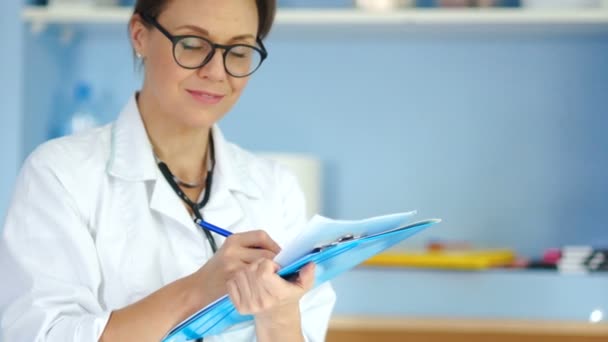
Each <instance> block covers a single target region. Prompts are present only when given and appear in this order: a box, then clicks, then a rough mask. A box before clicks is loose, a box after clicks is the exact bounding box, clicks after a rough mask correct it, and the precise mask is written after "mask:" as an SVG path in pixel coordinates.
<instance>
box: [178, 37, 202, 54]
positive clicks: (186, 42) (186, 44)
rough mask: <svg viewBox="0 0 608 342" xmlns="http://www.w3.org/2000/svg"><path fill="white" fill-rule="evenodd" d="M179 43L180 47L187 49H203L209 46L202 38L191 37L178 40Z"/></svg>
mask: <svg viewBox="0 0 608 342" xmlns="http://www.w3.org/2000/svg"><path fill="white" fill-rule="evenodd" d="M179 45H180V46H181V47H182V49H184V50H189V51H198V50H205V49H208V48H209V44H207V43H206V42H205V41H204V40H202V39H199V38H193V37H188V38H184V39H182V40H180V41H179Z"/></svg>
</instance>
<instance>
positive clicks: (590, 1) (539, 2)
mask: <svg viewBox="0 0 608 342" xmlns="http://www.w3.org/2000/svg"><path fill="white" fill-rule="evenodd" d="M601 2H602V1H601V0H521V6H522V7H524V8H598V7H600V6H601Z"/></svg>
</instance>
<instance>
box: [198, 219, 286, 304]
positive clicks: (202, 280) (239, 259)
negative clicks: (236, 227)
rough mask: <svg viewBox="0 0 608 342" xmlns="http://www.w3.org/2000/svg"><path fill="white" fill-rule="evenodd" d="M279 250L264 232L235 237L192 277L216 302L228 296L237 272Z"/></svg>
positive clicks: (226, 242) (225, 243) (229, 238)
mask: <svg viewBox="0 0 608 342" xmlns="http://www.w3.org/2000/svg"><path fill="white" fill-rule="evenodd" d="M280 251H281V247H279V245H278V244H277V243H276V242H274V240H272V238H270V236H269V235H268V234H267V233H266V232H265V231H263V230H255V231H249V232H244V233H237V234H233V235H230V236H229V237H228V238H227V239H226V241H224V244H222V246H221V247H220V249H219V250H218V251H217V253H216V254H215V255H214V256H213V257H212V258H211V259H210V260H209V261H208V262H207V263H206V264H205V265H204V266H203V267H201V268H200V269H199V270H198V271H197V272H196V273H195V274H193V276H194V277H196V278H197V279H198V280H197V281H196V283H197V284H198V285H199V286H201V287H202V288H203V291H204V292H205V293H206V296H207V298H209V297H211V298H214V299H217V298H219V297H220V296H222V295H224V294H226V293H227V291H228V288H227V287H226V284H227V283H228V281H229V280H230V279H233V278H234V276H235V275H236V274H237V272H238V271H240V270H242V269H244V268H246V267H247V266H250V265H255V264H257V263H258V262H259V261H261V260H268V261H270V260H272V259H274V257H275V256H276V255H277V253H279V252H280ZM199 290H200V288H199Z"/></svg>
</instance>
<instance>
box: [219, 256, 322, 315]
mask: <svg viewBox="0 0 608 342" xmlns="http://www.w3.org/2000/svg"><path fill="white" fill-rule="evenodd" d="M278 270H279V265H278V264H277V263H275V262H273V261H272V260H269V259H260V260H258V261H257V262H255V263H252V264H250V265H248V266H247V267H245V268H243V269H241V270H239V271H237V272H236V273H235V274H234V276H233V277H232V279H230V280H229V281H228V294H229V295H230V299H231V300H232V303H234V306H235V307H236V309H237V310H238V312H239V313H241V314H243V315H255V316H256V320H257V319H266V318H272V319H271V320H274V319H275V318H277V317H278V315H279V313H281V312H285V311H286V309H287V308H293V307H298V306H299V301H300V299H301V298H302V296H303V295H304V294H305V293H306V292H308V290H310V289H311V288H312V286H313V285H314V280H315V264H313V263H310V264H308V265H306V266H305V267H303V268H302V269H301V270H300V273H299V275H298V277H297V278H296V279H294V280H293V281H287V280H285V279H283V278H281V277H280V276H279V275H277V274H276V272H277V271H278ZM287 310H289V309H287ZM273 316H274V317H273Z"/></svg>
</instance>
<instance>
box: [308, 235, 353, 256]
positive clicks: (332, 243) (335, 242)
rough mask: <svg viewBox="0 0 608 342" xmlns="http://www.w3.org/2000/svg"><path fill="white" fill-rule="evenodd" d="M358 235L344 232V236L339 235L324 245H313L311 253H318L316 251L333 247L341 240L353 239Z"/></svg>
mask: <svg viewBox="0 0 608 342" xmlns="http://www.w3.org/2000/svg"><path fill="white" fill-rule="evenodd" d="M359 237H360V236H355V235H353V234H346V235H344V236H341V237H339V238H338V239H337V240H335V241H333V242H330V243H326V244H324V245H321V246H317V247H315V248H314V249H313V250H312V252H313V253H318V252H322V251H324V250H326V249H328V248H332V247H335V246H337V245H339V244H341V243H342V242H346V241H350V240H354V239H358V238H359Z"/></svg>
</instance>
